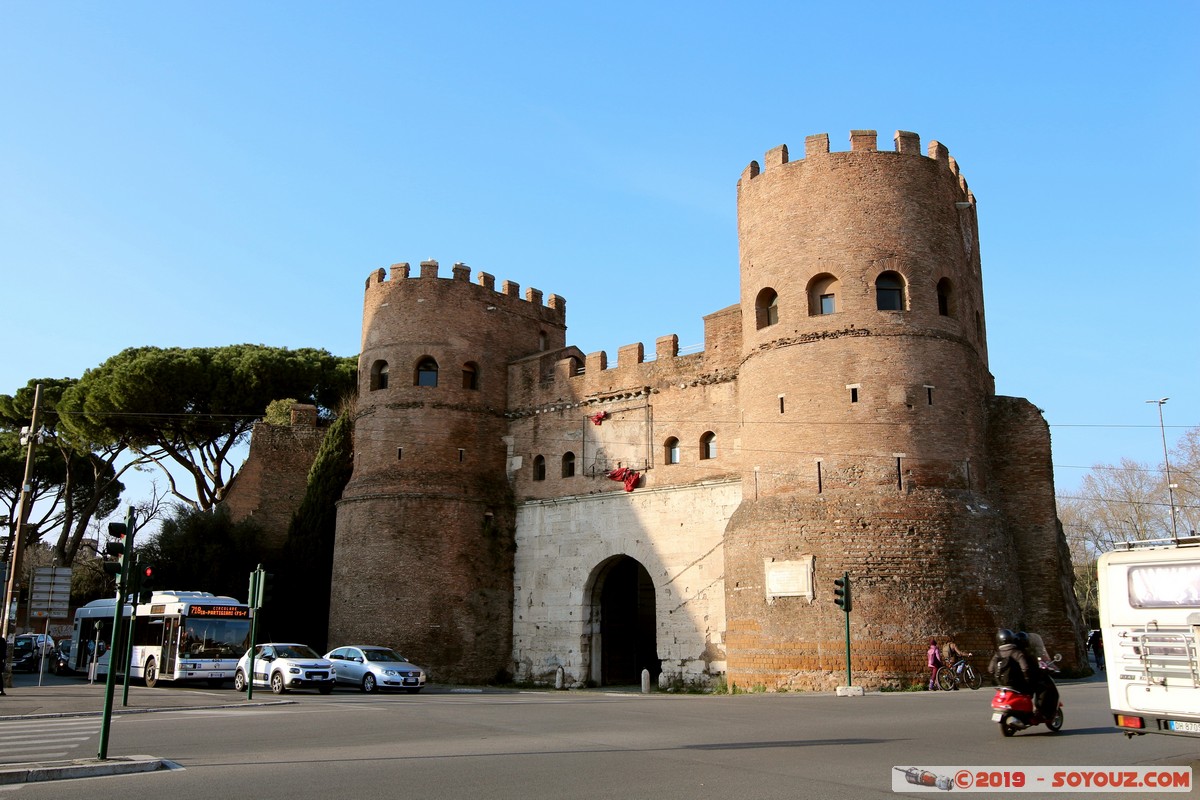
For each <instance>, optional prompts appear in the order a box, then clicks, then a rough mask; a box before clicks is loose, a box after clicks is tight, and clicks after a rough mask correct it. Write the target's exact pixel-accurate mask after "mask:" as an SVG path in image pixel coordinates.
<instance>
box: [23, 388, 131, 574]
mask: <svg viewBox="0 0 1200 800" xmlns="http://www.w3.org/2000/svg"><path fill="white" fill-rule="evenodd" d="M38 384H41V386H42V393H41V410H40V413H39V419H38V427H39V429H40V431H41V432H42V433H43V434H44V435H43V436H42V439H41V443H40V444H39V445H37V446H36V447H35V448H34V469H33V477H32V481H31V484H32V501H33V502H32V504H31V509H32V510H33V512H34V513H33V515H32V516H31V517H30V518H29V521H30V523H31V526H33V527H35V528H36V530H35V531H34V532H32V533H31V534H30V536H29V540H28V541H27V544H32V543H33V542H34V541H37V540H39V539H41V538H43V537H44V536H45V535H49V534H50V533H51V532H52V531H55V530H57V536H56V537H55V539H54V544H53V546H52V553H53V558H54V563H56V564H58V565H60V566H69V565H70V564H71V563H73V562H74V560H75V555H76V553H77V551H78V549H79V546H80V544H81V542H82V541H83V539H84V535H85V534H86V532H87V530H88V526H89V525H90V524H91V522H92V520H94V519H97V518H104V517H106V516H108V515H109V514H111V513H112V512H113V511H114V510H115V509H116V507H117V504H118V503H119V501H120V497H121V492H122V490H123V488H124V487H123V486H122V484H121V482H120V480H119V478H120V476H121V474H123V473H124V471H125V470H126V469H130V468H131V467H133V466H134V465H133V464H132V463H126V464H125V465H123V466H121V467H118V466H117V460H118V459H119V457H120V456H121V455H122V453H123V452H124V450H125V445H124V443H123V442H120V441H116V442H109V443H107V444H106V445H105V446H102V447H97V448H95V449H93V448H92V447H91V446H90V443H87V442H81V441H80V440H79V439H77V438H76V437H75V436H74V435H73V434H72V432H71V430H70V429H69V427H68V426H65V425H63V424H62V418H61V415H60V414H59V411H58V405H59V403H60V401H61V398H62V396H63V394H64V393H65V392H67V391H69V390H70V388H71V387H72V386H74V384H75V381H74V380H73V379H71V378H59V379H53V378H41V379H36V380H32V381H30V382H29V383H28V384H27V385H26V386H24V387H23V388H21V389H18V390H17V392H16V394H14V395H0V498H3V502H4V503H5V504H6V505H7V506H8V509H9V515H8V516H9V519H10V521H11V522H10V529H12V530H15V525H16V506H17V501H18V497H19V495H20V491H21V481H22V479H23V477H24V469H25V459H26V453H27V448H26V446H25V445H22V444H21V443H20V441H19V431H20V429H21V428H22V427H24V426H27V425H28V424H29V421H30V418H31V416H32V412H33V401H34V395H35V388H36V386H37V385H38ZM11 541H12V539H11V537H10V538H9V542H10V543H11ZM5 557H6V558H7V557H8V552H7V551H6V552H5Z"/></svg>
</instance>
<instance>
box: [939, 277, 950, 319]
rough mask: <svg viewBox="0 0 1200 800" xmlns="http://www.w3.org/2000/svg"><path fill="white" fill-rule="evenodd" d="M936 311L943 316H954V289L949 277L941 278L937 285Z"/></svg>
mask: <svg viewBox="0 0 1200 800" xmlns="http://www.w3.org/2000/svg"><path fill="white" fill-rule="evenodd" d="M937 298H938V313H939V314H941V315H942V316H943V317H953V316H954V291H953V287H952V286H951V285H950V279H949V278H942V279H941V280H940V281H938V285H937Z"/></svg>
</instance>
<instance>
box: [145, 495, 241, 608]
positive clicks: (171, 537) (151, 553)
mask: <svg viewBox="0 0 1200 800" xmlns="http://www.w3.org/2000/svg"><path fill="white" fill-rule="evenodd" d="M260 535H261V531H260V529H259V527H258V525H257V524H255V523H254V522H253V521H252V520H249V519H247V520H242V521H241V522H232V521H231V520H230V518H229V515H228V514H227V513H226V512H225V511H224V510H223V509H221V508H217V509H215V510H212V511H199V510H196V509H194V508H191V507H189V506H184V505H179V506H177V507H176V508H175V512H174V514H172V515H171V516H169V517H168V518H167V519H165V520H163V523H162V525H161V526H160V527H159V529H158V532H157V534H155V535H154V536H153V538H151V539H148V540H147V541H145V542H139V541H137V539H136V537H135V541H134V551H135V552H136V553H137V557H138V559H139V561H140V563H141V564H142V565H143V566H145V565H149V566H152V567H153V569H154V577H153V580H152V582H151V584H150V585H149V586H148V587H146V588H150V589H178V590H183V591H197V592H212V593H213V594H217V595H227V596H229V597H236V598H238V599H239V600H244V599H245V597H246V588H247V586H248V585H249V578H250V573H251V572H252V571H253V570H254V569H255V567H257V566H258V562H259V550H260V545H259V536H260Z"/></svg>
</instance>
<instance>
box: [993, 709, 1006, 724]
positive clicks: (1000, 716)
mask: <svg viewBox="0 0 1200 800" xmlns="http://www.w3.org/2000/svg"><path fill="white" fill-rule="evenodd" d="M1002 719H1004V715H1003V714H1001V713H1000V712H999V711H997V712H996V713H995V714H992V722H999V721H1000V720H1002Z"/></svg>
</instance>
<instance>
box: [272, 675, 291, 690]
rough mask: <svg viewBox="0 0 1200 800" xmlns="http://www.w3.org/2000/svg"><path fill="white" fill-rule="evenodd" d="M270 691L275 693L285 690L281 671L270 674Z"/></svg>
mask: <svg viewBox="0 0 1200 800" xmlns="http://www.w3.org/2000/svg"><path fill="white" fill-rule="evenodd" d="M271 691H272V692H274V693H275V694H283V693H284V692H285V691H287V687H286V686H284V685H283V673H281V672H276V673H273V674H272V675H271Z"/></svg>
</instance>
